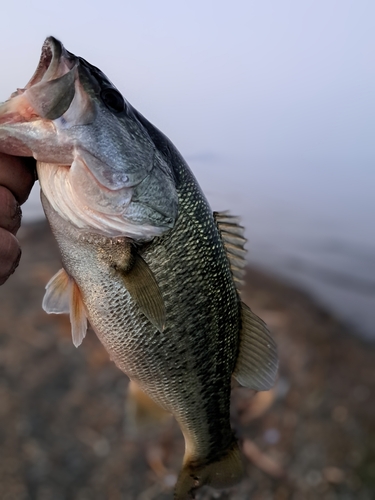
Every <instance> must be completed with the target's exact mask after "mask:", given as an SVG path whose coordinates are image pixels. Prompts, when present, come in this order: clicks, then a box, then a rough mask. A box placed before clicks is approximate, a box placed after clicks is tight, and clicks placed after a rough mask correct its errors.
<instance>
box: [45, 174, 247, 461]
mask: <svg viewBox="0 0 375 500" xmlns="http://www.w3.org/2000/svg"><path fill="white" fill-rule="evenodd" d="M181 166H183V168H184V169H185V170H186V172H179V174H180V175H179V176H178V177H180V179H179V180H180V186H181V189H179V186H177V189H178V191H179V207H180V210H179V217H178V221H177V224H176V226H175V228H174V229H173V231H171V232H170V234H168V235H166V236H164V237H161V238H158V239H157V240H156V241H154V242H153V243H152V244H151V245H149V246H148V247H147V248H146V249H145V251H144V252H142V251H140V253H141V255H142V257H143V258H144V260H145V261H146V263H147V264H148V265H149V266H150V269H151V270H152V272H153V274H154V276H155V278H156V281H157V283H158V285H159V288H160V290H161V293H162V296H163V299H164V302H165V306H166V311H167V317H166V327H165V330H164V331H163V332H160V331H158V330H157V329H156V328H155V327H154V326H153V325H152V324H151V323H150V321H148V320H147V318H146V317H145V316H144V315H143V314H142V313H141V312H140V311H139V308H138V306H137V304H135V303H134V301H133V300H132V298H131V296H130V295H129V293H128V292H127V291H126V289H125V288H124V286H123V283H122V282H121V278H120V279H119V277H118V276H116V273H114V272H113V269H112V268H111V266H110V263H108V261H106V257H105V256H106V255H109V254H110V250H111V242H110V240H108V241H107V243H106V244H103V241H106V240H103V239H101V238H100V242H101V243H100V245H99V247H98V246H97V245H96V244H95V238H88V239H87V240H85V238H82V235H81V234H79V233H77V232H76V231H74V230H72V228H67V227H66V225H65V224H64V223H63V224H62V227H63V228H64V230H63V231H61V230H60V231H56V227H59V226H61V223H57V224H54V223H52V226H53V227H54V228H55V229H54V231H55V236H56V239H57V241H58V243H59V246H60V248H61V251H62V257H63V264H64V267H65V269H66V270H67V271H68V273H69V274H70V275H72V276H74V277H75V280H76V282H77V284H78V285H79V288H80V290H81V292H82V295H83V298H84V303H85V305H86V308H87V312H88V317H89V320H90V323H91V324H92V326H93V328H94V330H95V332H96V333H97V335H98V336H99V338H100V339H101V341H102V342H103V344H104V345H105V347H106V349H107V350H108V352H109V353H110V354H111V357H112V359H113V360H114V361H115V362H116V364H117V365H118V366H119V368H120V369H122V370H123V371H125V373H127V374H128V375H129V377H130V378H132V379H134V380H135V381H136V382H138V383H139V384H140V386H141V387H142V388H144V389H145V390H146V391H147V393H148V394H149V395H150V396H151V397H152V398H153V399H154V400H155V401H156V402H157V403H159V404H160V405H161V406H163V407H164V408H165V409H167V410H168V411H171V412H172V413H173V414H174V416H175V417H176V419H177V420H178V421H179V422H180V424H181V425H182V426H183V427H184V428H185V429H187V431H189V432H191V433H192V436H191V438H190V439H192V440H193V441H194V442H196V452H197V456H199V457H200V460H202V459H204V460H205V461H207V462H208V461H210V460H212V459H213V458H214V457H217V456H219V455H220V453H222V452H223V451H225V450H226V449H227V446H228V443H230V442H231V441H232V440H233V433H232V431H231V429H230V426H229V401H230V399H229V394H230V380H231V374H232V372H233V370H234V366H235V362H236V358H237V350H238V342H239V331H240V324H239V322H240V315H239V299H238V295H237V292H236V289H235V287H234V284H233V279H232V276H231V271H230V267H229V263H228V260H227V258H226V255H225V252H224V250H223V246H222V243H221V239H220V235H219V233H218V230H217V228H216V225H215V223H214V221H213V216H212V212H211V210H210V208H209V205H208V203H207V201H206V200H205V198H204V196H203V195H202V193H201V191H200V190H199V189H197V188H196V187H195V186H194V183H193V182H192V180H190V181H187V180H186V179H185V178H184V177H186V176H187V166H186V165H181ZM181 174H183V175H181ZM193 188H195V189H193ZM191 197H193V198H194V200H195V203H194V205H193V206H192V204H191V203H190V200H191ZM44 203H46V202H44ZM47 215H48V217H49V219H50V221H51V220H53V217H55V214H53V215H50V214H49V211H48V209H47ZM68 234H69V237H67V235H68ZM197 234H201V235H202V238H199V237H197ZM88 240H90V241H91V243H90V244H89V246H88V245H87V243H86V241H88ZM106 247H107V248H106ZM81 253H82V255H80V254H81ZM98 256H99V257H100V258H98ZM98 263H99V265H98ZM207 269H209V270H210V272H209V273H208V272H207ZM111 275H112V279H111V278H109V276H111ZM98 297H99V298H100V300H99V303H98V302H97V298H98ZM182 305H183V307H181V306H182ZM192 374H194V375H192ZM218 394H220V396H223V397H220V398H218V397H217V396H218ZM202 428H204V431H203V429H202ZM202 435H206V442H203V441H202ZM203 451H204V453H202V452H203Z"/></svg>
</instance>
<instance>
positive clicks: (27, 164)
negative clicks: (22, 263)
mask: <svg viewBox="0 0 375 500" xmlns="http://www.w3.org/2000/svg"><path fill="white" fill-rule="evenodd" d="M35 178H36V175H35V161H34V159H33V158H18V157H15V156H8V155H5V154H3V153H0V285H2V284H3V283H4V282H5V281H6V280H7V279H8V278H9V276H10V275H11V274H12V273H13V272H14V270H15V269H16V267H17V266H18V263H19V260H20V257H21V248H20V245H19V243H18V240H17V238H16V237H15V235H16V233H17V231H18V229H19V227H20V224H21V216H22V212H21V208H20V205H22V203H25V201H26V200H27V198H28V196H29V194H30V191H31V188H32V186H33V184H34V182H35Z"/></svg>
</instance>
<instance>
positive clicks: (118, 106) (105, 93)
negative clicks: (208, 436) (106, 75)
mask: <svg viewBox="0 0 375 500" xmlns="http://www.w3.org/2000/svg"><path fill="white" fill-rule="evenodd" d="M100 97H101V99H102V101H103V102H104V104H105V105H106V106H107V108H108V109H109V110H110V111H113V112H114V113H122V111H124V110H125V101H124V98H123V97H122V95H121V94H120V92H118V91H117V90H115V89H110V88H109V89H104V90H102V91H101V92H100Z"/></svg>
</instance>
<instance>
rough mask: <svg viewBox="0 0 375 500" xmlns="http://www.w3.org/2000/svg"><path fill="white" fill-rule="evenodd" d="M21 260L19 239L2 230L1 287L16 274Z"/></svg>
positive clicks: (0, 239)
mask: <svg viewBox="0 0 375 500" xmlns="http://www.w3.org/2000/svg"><path fill="white" fill-rule="evenodd" d="M20 258H21V249H20V246H19V244H18V241H17V238H16V237H15V236H13V234H11V233H10V232H9V231H7V230H6V229H3V228H0V285H2V284H3V283H4V282H5V281H6V280H7V279H8V278H9V276H10V275H11V274H13V273H14V271H15V269H16V267H17V266H18V263H19V261H20Z"/></svg>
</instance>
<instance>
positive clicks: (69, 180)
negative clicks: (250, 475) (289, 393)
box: [0, 37, 277, 500]
mask: <svg viewBox="0 0 375 500" xmlns="http://www.w3.org/2000/svg"><path fill="white" fill-rule="evenodd" d="M0 151H2V152H4V153H8V154H12V155H18V156H33V157H34V158H35V159H36V160H37V171H38V177H39V182H40V186H41V199H42V203H43V207H44V210H45V214H46V216H47V219H48V221H49V224H50V226H51V228H52V231H53V233H54V236H55V238H56V240H57V243H58V245H59V248H60V252H61V257H62V264H63V268H62V269H61V270H60V271H59V272H58V273H57V274H56V275H55V276H54V277H53V278H52V279H51V280H50V282H49V283H48V284H47V287H46V294H45V297H44V301H43V307H44V309H45V310H46V311H47V312H49V313H68V314H70V321H71V326H72V336H73V342H74V344H75V345H76V346H78V345H79V344H80V343H81V342H82V340H83V338H84V336H85V334H86V330H87V325H88V322H89V323H90V325H91V326H92V328H93V329H94V331H95V332H96V334H97V335H98V337H99V339H100V340H101V342H102V343H103V345H104V346H105V348H106V349H107V351H108V353H109V354H110V356H111V358H112V359H113V360H114V362H115V363H116V364H117V366H118V367H119V368H120V369H121V370H123V371H124V372H125V373H126V374H127V375H128V376H129V377H130V379H131V381H132V384H134V385H135V386H136V387H137V388H138V389H139V390H141V391H143V392H144V393H146V394H147V395H148V397H149V398H151V399H152V400H153V401H154V402H155V403H157V404H158V405H159V406H161V407H162V408H163V409H165V410H167V411H168V412H170V413H172V414H173V415H174V417H175V418H176V420H177V422H178V424H179V425H180V428H181V430H182V433H183V435H184V439H185V455H184V459H183V465H182V469H181V472H180V474H179V477H178V480H177V484H176V487H175V493H174V495H175V499H176V500H184V499H188V498H192V497H193V495H194V491H195V490H196V489H197V488H199V487H200V486H202V485H204V484H209V485H211V486H213V487H225V486H229V485H232V484H234V483H236V482H237V481H239V479H240V478H241V476H242V463H241V456H240V453H239V448H238V444H237V440H236V438H235V436H234V434H233V431H232V429H231V426H230V418H229V407H230V393H231V381H232V378H234V379H235V380H236V381H237V382H238V383H239V384H241V385H243V386H245V387H250V388H252V389H255V390H268V389H269V388H270V387H272V385H273V384H274V381H275V377H276V372H277V353H276V347H275V343H274V341H273V340H272V338H271V336H270V334H269V332H268V330H267V328H266V326H265V324H264V323H263V321H262V320H261V319H259V318H258V317H257V316H256V315H255V314H254V313H252V311H251V310H250V309H249V308H248V307H247V306H246V305H245V304H243V303H242V302H241V300H240V296H239V292H238V286H239V283H240V281H241V277H242V273H243V267H244V263H245V260H244V255H245V250H244V242H245V239H244V237H243V230H242V228H241V226H239V225H238V222H237V219H236V218H233V217H231V216H229V215H227V214H226V213H213V212H212V210H211V208H210V206H209V204H208V202H207V200H206V198H205V196H204V195H203V193H202V191H201V189H200V187H199V185H198V183H197V181H196V179H195V178H194V176H193V174H192V173H191V171H190V169H189V167H188V166H187V164H186V163H185V161H184V160H183V158H182V157H181V155H180V154H179V152H178V151H177V150H176V148H175V147H174V146H173V144H172V143H171V142H170V141H169V139H167V138H166V137H165V136H164V135H163V134H162V133H161V132H160V131H159V130H158V129H157V128H155V127H154V126H153V125H152V124H151V123H149V122H148V121H147V120H146V119H145V118H144V117H143V116H142V115H141V114H140V113H139V112H138V111H136V110H135V109H134V108H133V107H132V106H131V105H130V104H129V103H128V102H127V101H126V100H125V99H124V98H123V97H122V95H121V94H120V92H119V91H118V90H117V89H116V88H115V86H114V85H113V84H112V83H111V82H110V81H109V80H108V78H107V77H106V76H105V75H104V74H103V73H102V72H101V71H100V70H99V69H98V68H96V67H94V66H92V65H91V64H89V63H88V62H87V61H85V60H84V59H82V58H81V57H77V56H75V55H73V54H72V53H70V52H68V51H67V50H66V49H65V48H64V47H63V45H62V44H61V43H60V42H59V41H58V40H56V39H55V38H52V37H49V38H47V40H46V41H45V43H44V45H43V48H42V54H41V58H40V61H39V65H38V67H37V69H36V72H35V73H34V75H33V77H32V78H31V80H30V81H29V83H28V84H27V85H26V86H25V88H23V89H18V90H17V91H16V92H15V93H14V94H12V96H11V97H10V99H9V100H8V101H6V102H5V103H3V104H2V105H1V106H0Z"/></svg>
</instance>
